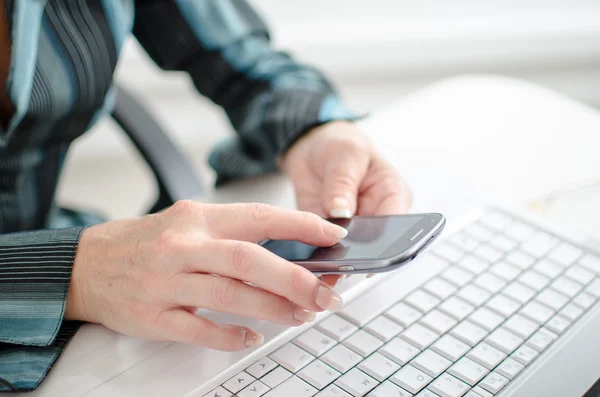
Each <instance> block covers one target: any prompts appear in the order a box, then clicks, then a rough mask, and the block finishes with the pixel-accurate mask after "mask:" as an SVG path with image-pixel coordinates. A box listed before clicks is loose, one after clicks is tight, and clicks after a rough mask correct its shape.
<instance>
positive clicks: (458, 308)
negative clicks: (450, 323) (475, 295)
mask: <svg viewBox="0 0 600 397" xmlns="http://www.w3.org/2000/svg"><path fill="white" fill-rule="evenodd" d="M439 309H440V310H442V311H443V312H445V313H446V314H449V315H450V316H452V317H454V318H455V319H456V320H458V321H460V320H462V319H464V318H465V317H467V316H468V315H469V313H471V312H472V311H473V309H474V307H473V305H471V304H469V303H467V302H465V301H464V300H462V299H460V298H457V297H456V296H451V297H450V298H448V299H446V300H445V301H444V302H442V304H441V305H440V306H439Z"/></svg>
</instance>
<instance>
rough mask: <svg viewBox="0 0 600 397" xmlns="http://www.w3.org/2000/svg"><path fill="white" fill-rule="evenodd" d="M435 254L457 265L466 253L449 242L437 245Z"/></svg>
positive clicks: (434, 250)
mask: <svg viewBox="0 0 600 397" xmlns="http://www.w3.org/2000/svg"><path fill="white" fill-rule="evenodd" d="M433 252H434V253H435V254H437V255H439V256H441V257H442V258H444V259H446V260H448V261H450V262H454V263H456V262H457V261H458V260H459V259H460V258H462V257H463V256H464V255H465V252H464V251H463V250H461V249H460V248H458V247H456V246H455V245H452V244H450V243H447V242H446V243H442V244H439V245H437V246H436V247H435V248H434V249H433Z"/></svg>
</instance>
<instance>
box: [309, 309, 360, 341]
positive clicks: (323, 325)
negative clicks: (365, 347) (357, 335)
mask: <svg viewBox="0 0 600 397" xmlns="http://www.w3.org/2000/svg"><path fill="white" fill-rule="evenodd" d="M317 328H318V329H319V330H320V331H323V332H324V333H326V334H327V335H329V336H331V337H332V338H333V339H335V340H337V341H338V342H340V341H342V340H344V339H346V338H347V337H348V336H350V335H351V334H352V333H354V332H355V331H356V330H357V329H358V328H357V327H356V325H354V324H352V323H350V322H349V321H348V320H344V319H343V318H341V317H340V316H338V315H336V314H332V315H330V316H329V317H327V318H326V319H325V320H323V321H321V322H320V323H319V324H317Z"/></svg>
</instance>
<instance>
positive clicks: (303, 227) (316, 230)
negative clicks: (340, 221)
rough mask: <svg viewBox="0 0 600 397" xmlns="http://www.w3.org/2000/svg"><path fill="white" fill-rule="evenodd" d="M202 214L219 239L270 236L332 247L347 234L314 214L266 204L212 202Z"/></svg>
mask: <svg viewBox="0 0 600 397" xmlns="http://www.w3.org/2000/svg"><path fill="white" fill-rule="evenodd" d="M204 214H205V215H204V218H205V219H206V222H207V223H208V226H209V229H210V233H211V236H212V237H214V238H218V239H225V238H226V239H233V240H244V241H254V242H257V241H261V240H264V239H267V238H269V239H274V240H296V241H301V242H303V243H306V244H311V245H317V246H331V245H333V244H335V243H337V242H338V241H339V240H340V239H341V238H343V237H345V236H346V234H347V233H348V232H347V231H346V229H344V228H342V227H341V226H338V225H335V224H333V223H331V222H328V221H327V220H325V219H323V218H321V217H319V216H317V215H315V214H312V213H309V212H304V211H297V210H291V209H286V208H280V207H273V206H270V205H267V204H229V205H211V206H206V208H205V209H204Z"/></svg>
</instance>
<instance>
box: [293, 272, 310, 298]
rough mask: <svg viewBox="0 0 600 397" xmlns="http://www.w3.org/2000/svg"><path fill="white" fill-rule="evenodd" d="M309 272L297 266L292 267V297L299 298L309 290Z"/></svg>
mask: <svg viewBox="0 0 600 397" xmlns="http://www.w3.org/2000/svg"><path fill="white" fill-rule="evenodd" d="M307 272H308V270H306V269H304V268H302V267H300V266H297V265H292V266H291V267H290V271H289V279H288V286H289V291H290V293H291V295H292V296H299V295H300V294H302V293H304V292H305V291H306V290H307V288H306V284H307V282H308V280H309V277H308V275H307Z"/></svg>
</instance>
